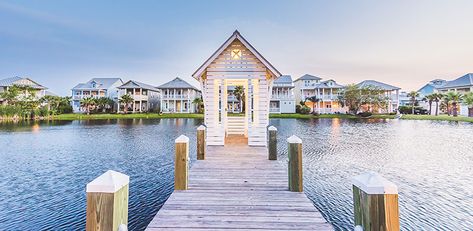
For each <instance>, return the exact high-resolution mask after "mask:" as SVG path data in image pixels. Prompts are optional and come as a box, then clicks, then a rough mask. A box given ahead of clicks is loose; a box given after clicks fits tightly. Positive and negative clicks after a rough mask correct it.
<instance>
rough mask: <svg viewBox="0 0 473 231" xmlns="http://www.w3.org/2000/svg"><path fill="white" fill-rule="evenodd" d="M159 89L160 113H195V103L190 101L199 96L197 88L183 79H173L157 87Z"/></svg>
mask: <svg viewBox="0 0 473 231" xmlns="http://www.w3.org/2000/svg"><path fill="white" fill-rule="evenodd" d="M158 89H160V90H161V112H162V113H196V112H197V111H198V110H197V109H198V108H197V105H194V104H193V103H192V101H194V99H195V98H200V91H199V89H197V88H195V87H194V86H192V85H191V84H189V83H188V82H186V81H184V80H183V79H181V78H179V77H176V78H175V79H173V80H171V81H169V82H167V83H165V84H163V85H161V86H159V87H158Z"/></svg>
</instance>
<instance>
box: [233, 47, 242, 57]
mask: <svg viewBox="0 0 473 231" xmlns="http://www.w3.org/2000/svg"><path fill="white" fill-rule="evenodd" d="M232 59H241V50H240V49H234V50H232Z"/></svg>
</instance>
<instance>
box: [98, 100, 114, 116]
mask: <svg viewBox="0 0 473 231" xmlns="http://www.w3.org/2000/svg"><path fill="white" fill-rule="evenodd" d="M96 101H97V107H98V108H99V109H101V110H102V112H105V111H106V110H107V109H110V108H112V107H113V104H114V103H115V102H114V101H113V100H112V99H110V98H108V97H100V98H98V99H97V100H96Z"/></svg>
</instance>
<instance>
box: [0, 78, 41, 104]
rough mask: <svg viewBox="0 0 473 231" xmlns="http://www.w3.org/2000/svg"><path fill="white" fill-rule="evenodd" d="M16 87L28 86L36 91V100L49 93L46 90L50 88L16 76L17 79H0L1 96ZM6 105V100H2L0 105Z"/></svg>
mask: <svg viewBox="0 0 473 231" xmlns="http://www.w3.org/2000/svg"><path fill="white" fill-rule="evenodd" d="M14 85H16V86H28V87H31V88H33V89H34V90H35V91H36V94H35V97H36V99H39V98H41V97H43V96H45V95H46V94H47V93H48V92H47V91H46V89H48V88H46V87H45V86H43V85H41V84H39V83H37V82H35V81H33V80H31V79H30V78H26V77H18V76H15V77H11V78H6V79H0V94H2V92H4V91H8V89H9V88H10V87H12V86H14ZM20 97H21V96H20ZM4 103H5V102H4V100H3V99H1V98H0V105H1V104H4Z"/></svg>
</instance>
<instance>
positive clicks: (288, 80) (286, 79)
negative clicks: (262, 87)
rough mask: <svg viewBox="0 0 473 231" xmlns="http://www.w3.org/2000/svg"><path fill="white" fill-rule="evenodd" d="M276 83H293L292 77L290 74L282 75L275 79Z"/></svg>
mask: <svg viewBox="0 0 473 231" xmlns="http://www.w3.org/2000/svg"><path fill="white" fill-rule="evenodd" d="M274 83H275V84H292V77H291V76H290V75H281V77H279V78H277V79H276V80H274Z"/></svg>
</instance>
